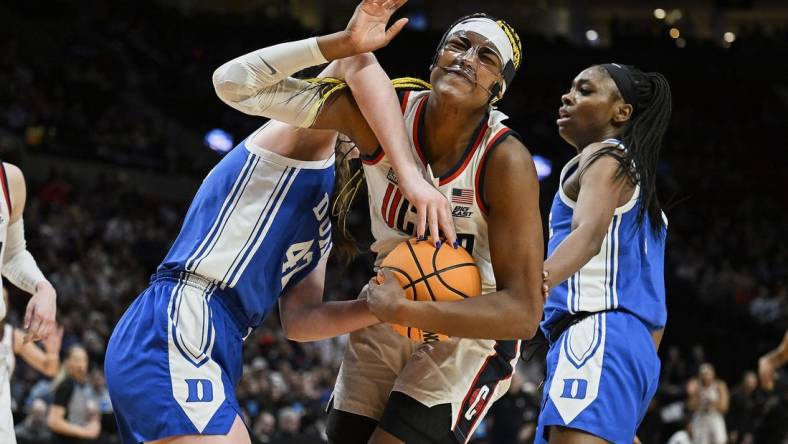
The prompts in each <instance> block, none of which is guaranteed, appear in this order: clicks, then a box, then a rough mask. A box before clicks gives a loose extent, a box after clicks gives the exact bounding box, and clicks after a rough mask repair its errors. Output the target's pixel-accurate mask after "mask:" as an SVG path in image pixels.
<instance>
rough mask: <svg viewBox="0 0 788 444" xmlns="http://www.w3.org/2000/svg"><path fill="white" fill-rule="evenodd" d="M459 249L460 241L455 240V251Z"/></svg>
mask: <svg viewBox="0 0 788 444" xmlns="http://www.w3.org/2000/svg"><path fill="white" fill-rule="evenodd" d="M458 248H460V242H459V241H458V240H456V239H455V240H454V249H455V250H456V249H458Z"/></svg>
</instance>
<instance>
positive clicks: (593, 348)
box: [537, 312, 659, 442]
mask: <svg viewBox="0 0 788 444" xmlns="http://www.w3.org/2000/svg"><path fill="white" fill-rule="evenodd" d="M658 378H659V359H658V358H657V355H656V350H655V348H654V343H653V341H652V340H651V335H650V334H649V332H648V330H647V329H646V328H645V326H644V325H643V324H642V323H641V322H640V321H639V320H638V319H637V318H635V317H634V316H632V315H629V314H627V313H622V312H610V313H599V314H596V315H593V316H590V317H588V318H586V319H584V320H583V321H581V322H579V323H577V324H575V325H573V326H572V327H570V328H569V329H568V330H567V331H566V332H564V334H563V335H562V336H561V338H559V340H558V341H557V342H556V343H554V344H553V345H552V346H551V348H550V351H549V352H548V356H547V378H546V379H545V390H544V395H543V396H544V399H543V403H542V405H543V408H542V411H541V413H540V416H539V428H538V430H537V434H538V438H539V439H541V440H547V439H548V438H549V436H550V435H549V432H550V429H553V428H556V427H564V428H569V429H575V430H579V431H582V432H586V433H588V434H591V435H593V436H597V437H599V438H602V439H605V440H607V441H611V442H632V440H633V439H634V436H635V431H636V430H637V427H638V425H639V423H640V420H641V418H642V416H643V412H645V411H646V408H647V406H648V403H649V402H650V400H651V398H652V397H653V395H654V392H655V390H656V386H657V380H658ZM541 442H544V441H541Z"/></svg>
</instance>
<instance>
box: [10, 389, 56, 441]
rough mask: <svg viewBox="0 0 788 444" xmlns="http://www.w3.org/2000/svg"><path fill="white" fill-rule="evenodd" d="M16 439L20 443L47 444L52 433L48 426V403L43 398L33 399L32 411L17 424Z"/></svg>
mask: <svg viewBox="0 0 788 444" xmlns="http://www.w3.org/2000/svg"><path fill="white" fill-rule="evenodd" d="M14 431H15V432H16V441H17V443H18V444H47V443H48V442H49V441H50V437H51V436H52V433H51V432H50V431H49V427H47V404H46V402H44V401H43V400H41V399H36V400H34V401H33V404H32V406H31V407H30V413H28V414H27V416H26V417H25V419H24V421H22V423H21V424H19V425H18V426H16V428H15V429H14Z"/></svg>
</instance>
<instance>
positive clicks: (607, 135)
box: [575, 128, 621, 154]
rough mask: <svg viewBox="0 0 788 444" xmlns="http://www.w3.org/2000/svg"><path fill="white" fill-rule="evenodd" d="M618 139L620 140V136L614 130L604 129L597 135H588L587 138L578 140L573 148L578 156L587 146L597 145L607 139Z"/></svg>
mask: <svg viewBox="0 0 788 444" xmlns="http://www.w3.org/2000/svg"><path fill="white" fill-rule="evenodd" d="M620 138H621V134H620V133H619V131H617V130H616V129H615V128H606V129H604V130H602V131H600V132H599V133H598V134H589V135H588V137H585V138H583V139H581V140H578V141H577V144H576V145H575V146H576V148H577V152H578V154H579V153H582V152H583V150H584V149H585V148H586V147H587V146H589V145H591V144H592V143H599V142H603V141H605V140H608V139H620Z"/></svg>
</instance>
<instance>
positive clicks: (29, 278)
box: [3, 219, 51, 294]
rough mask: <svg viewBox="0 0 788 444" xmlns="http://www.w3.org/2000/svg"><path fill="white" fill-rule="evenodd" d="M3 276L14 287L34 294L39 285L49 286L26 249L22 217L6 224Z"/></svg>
mask: <svg viewBox="0 0 788 444" xmlns="http://www.w3.org/2000/svg"><path fill="white" fill-rule="evenodd" d="M3 276H4V277H5V278H6V279H8V280H9V281H10V282H11V283H12V284H14V285H15V286H16V287H18V288H20V289H22V290H24V291H26V292H28V293H30V294H34V293H35V292H36V290H37V289H38V287H39V286H42V285H46V286H50V287H51V284H49V282H48V281H47V280H46V278H45V277H44V274H43V273H42V272H41V270H40V269H39V268H38V264H36V260H35V259H34V258H33V255H31V254H30V252H29V251H27V242H26V241H25V231H24V222H23V220H22V219H19V220H18V221H16V222H14V223H13V224H11V225H9V226H8V232H7V234H6V254H5V258H4V259H3Z"/></svg>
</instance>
